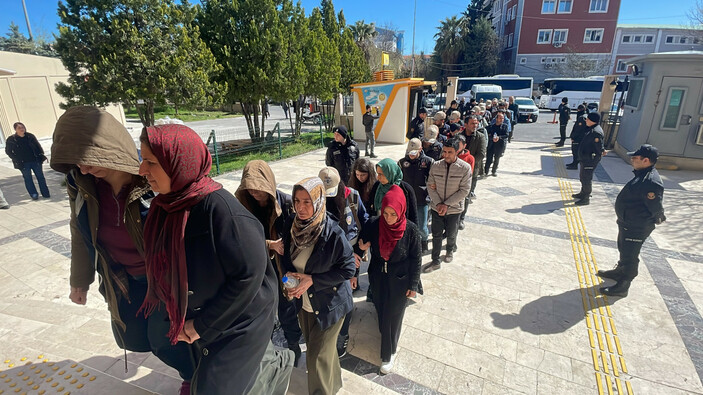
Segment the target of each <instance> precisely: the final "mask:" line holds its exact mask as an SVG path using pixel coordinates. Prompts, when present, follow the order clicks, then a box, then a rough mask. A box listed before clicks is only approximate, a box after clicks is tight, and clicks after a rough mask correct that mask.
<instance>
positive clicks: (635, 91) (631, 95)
mask: <svg viewBox="0 0 703 395" xmlns="http://www.w3.org/2000/svg"><path fill="white" fill-rule="evenodd" d="M643 89H644V78H633V79H631V80H630V83H629V85H628V88H627V96H625V105H626V106H628V107H631V108H633V109H637V108H638V107H639V106H640V97H641V96H642V90H643Z"/></svg>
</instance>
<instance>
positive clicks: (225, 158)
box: [210, 133, 334, 177]
mask: <svg viewBox="0 0 703 395" xmlns="http://www.w3.org/2000/svg"><path fill="white" fill-rule="evenodd" d="M332 140H334V136H333V133H325V134H324V138H323V141H324V146H327V145H329V143H330V141H332ZM320 148H321V147H320V134H319V133H305V134H303V135H302V136H300V138H299V139H297V140H295V141H293V142H290V143H288V144H284V145H283V148H282V150H281V151H282V153H283V155H282V156H281V157H279V156H278V146H274V147H271V148H266V149H264V150H260V151H255V152H248V153H242V154H230V155H221V156H220V174H223V173H227V172H230V171H234V170H239V169H243V168H244V166H246V164H247V163H249V161H252V160H254V159H260V160H263V161H266V162H272V161H276V160H279V159H285V158H291V157H293V156H296V155H301V154H304V153H306V152H310V151H314V150H316V149H320ZM212 161H213V163H212V170H210V177H214V176H216V175H217V173H216V167H215V158H213V159H212Z"/></svg>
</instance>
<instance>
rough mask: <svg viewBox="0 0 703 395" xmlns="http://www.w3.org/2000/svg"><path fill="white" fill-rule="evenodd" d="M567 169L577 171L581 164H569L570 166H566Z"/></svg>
mask: <svg viewBox="0 0 703 395" xmlns="http://www.w3.org/2000/svg"><path fill="white" fill-rule="evenodd" d="M566 168H567V169H569V170H577V169H578V168H579V164H578V163H569V164H568V165H566Z"/></svg>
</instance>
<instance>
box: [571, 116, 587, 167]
mask: <svg viewBox="0 0 703 395" xmlns="http://www.w3.org/2000/svg"><path fill="white" fill-rule="evenodd" d="M587 131H588V126H586V106H584V105H583V104H580V105H579V106H578V109H577V110H576V121H575V122H574V127H573V128H572V129H571V134H570V135H569V138H570V139H571V163H569V164H568V165H566V168H567V169H569V170H576V169H578V168H579V144H580V143H581V140H583V137H584V136H585V135H586V132H587Z"/></svg>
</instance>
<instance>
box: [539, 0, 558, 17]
mask: <svg viewBox="0 0 703 395" xmlns="http://www.w3.org/2000/svg"><path fill="white" fill-rule="evenodd" d="M555 3H556V0H542V13H543V14H553V13H554V11H555V8H556V4H555Z"/></svg>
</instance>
